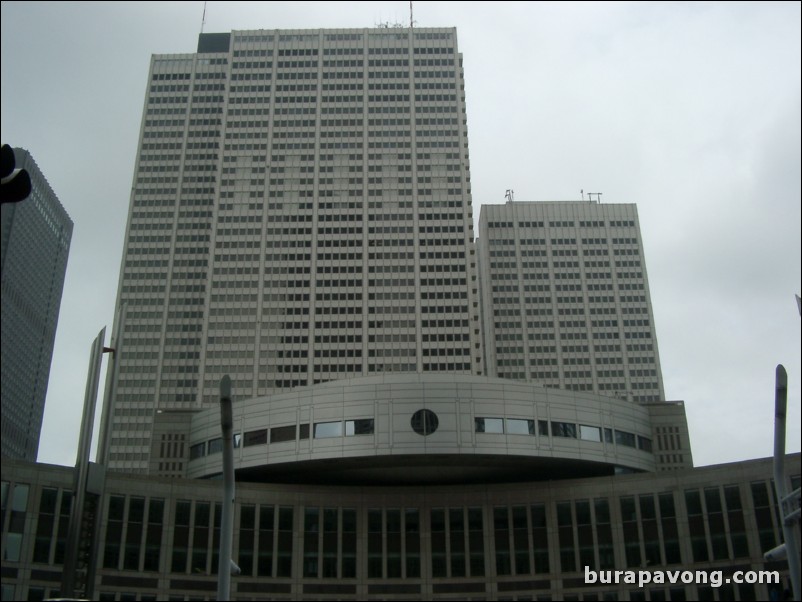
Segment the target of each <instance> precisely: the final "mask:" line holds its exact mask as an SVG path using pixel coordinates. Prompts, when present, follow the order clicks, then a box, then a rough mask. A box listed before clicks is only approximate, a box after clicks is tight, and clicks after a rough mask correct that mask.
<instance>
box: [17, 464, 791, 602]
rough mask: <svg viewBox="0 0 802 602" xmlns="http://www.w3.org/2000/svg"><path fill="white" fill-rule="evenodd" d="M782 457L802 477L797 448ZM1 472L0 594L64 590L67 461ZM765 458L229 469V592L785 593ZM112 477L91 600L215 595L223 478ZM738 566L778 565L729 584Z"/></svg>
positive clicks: (462, 596) (419, 595)
mask: <svg viewBox="0 0 802 602" xmlns="http://www.w3.org/2000/svg"><path fill="white" fill-rule="evenodd" d="M786 467H787V472H788V475H789V483H790V485H791V486H792V487H798V486H799V475H800V456H799V454H794V455H792V456H789V458H788V461H787V463H786ZM2 471H3V472H2V508H3V511H2V517H3V523H2V527H3V539H2V554H3V574H2V586H3V599H4V600H17V599H28V600H42V599H44V598H45V597H46V596H50V597H58V596H59V593H60V592H59V588H60V582H61V568H62V566H63V562H64V546H65V540H66V539H65V538H66V531H67V525H66V523H67V517H68V515H69V504H70V500H71V487H72V471H71V469H69V468H65V467H59V466H49V465H43V464H38V465H37V464H31V463H28V462H23V461H11V460H9V461H6V462H4V463H3V466H2ZM771 474H772V462H771V460H770V459H764V460H753V461H748V462H739V463H736V464H725V465H720V466H710V467H704V468H694V469H689V470H678V471H674V472H671V473H640V474H629V475H618V476H609V477H597V478H583V479H570V480H562V481H530V482H523V483H512V484H510V483H505V484H492V483H491V484H486V483H485V484H462V485H454V484H450V485H447V486H443V485H428V486H397V487H389V486H373V487H352V486H339V485H325V486H321V485H310V484H292V485H288V484H280V483H269V484H267V483H266V484H260V483H243V482H239V483H238V484H237V495H236V501H235V508H234V542H233V558H234V560H235V561H236V562H237V563H238V565H239V566H240V567H241V569H242V574H241V575H239V576H235V577H232V583H231V592H232V593H231V596H232V599H233V600H568V601H579V600H594V601H599V600H768V599H782V597H781V595H782V592H783V590H784V589H786V588H788V587H789V582H788V578H787V565H786V564H785V562H765V561H764V560H763V553H764V552H765V551H767V550H769V549H771V548H773V547H775V546H776V545H778V544H779V543H780V541H781V538H782V530H781V526H780V524H779V522H778V515H777V513H776V512H775V508H776V506H775V499H774V493H773V487H772V481H771ZM105 488H106V492H105V494H104V496H103V498H102V500H101V503H100V505H101V507H102V508H103V509H104V518H103V520H102V523H101V527H100V531H99V534H98V538H97V545H96V551H97V563H98V568H97V572H96V575H95V579H94V582H93V583H94V596H93V599H96V600H132V601H133V600H171V601H172V600H176V601H177V600H213V599H215V594H216V590H217V578H216V571H217V559H218V557H217V553H218V545H219V525H220V507H221V504H220V500H221V496H222V491H221V483H220V481H213V480H196V479H171V478H165V477H148V476H140V475H126V474H122V473H108V475H107V478H106V487H105ZM796 528H798V525H797V527H796ZM585 567H590V568H591V569H593V570H598V571H608V570H622V571H623V570H632V571H639V570H643V569H646V568H648V569H649V570H650V571H653V572H656V571H692V572H693V575H692V577H693V581H694V582H692V583H685V582H683V581H682V580H678V582H677V583H674V584H670V583H668V580H667V579H666V581H665V582H664V583H651V584H648V585H646V586H644V587H639V586H638V584H632V583H623V582H621V583H618V584H616V583H611V582H609V580H608V582H606V583H600V582H598V581H597V582H596V583H586V582H585ZM739 571H758V572H759V571H770V572H773V571H776V572H777V573H776V575H774V574H771V575H769V574H763V576H762V577H761V575H760V573H757V574H756V575H755V581H753V582H751V583H746V582H743V583H736V582H735V581H734V579H736V578H738V577H737V576H736V573H737V572H739ZM719 578H720V579H721V581H720V582H719V581H718V579H719ZM775 578H777V582H775V581H773V579H775ZM758 579H762V582H757V580H758ZM727 580H729V582H728V581H727ZM769 580H772V581H771V582H769ZM772 591H774V593H775V594H776V595H777V596H779V597H778V598H771V596H772Z"/></svg>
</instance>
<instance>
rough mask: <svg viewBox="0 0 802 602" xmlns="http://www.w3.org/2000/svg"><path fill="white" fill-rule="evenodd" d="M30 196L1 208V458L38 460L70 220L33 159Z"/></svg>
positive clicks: (26, 156) (22, 163) (25, 156)
mask: <svg viewBox="0 0 802 602" xmlns="http://www.w3.org/2000/svg"><path fill="white" fill-rule="evenodd" d="M14 153H15V156H16V163H17V166H18V167H21V168H23V169H25V170H26V171H27V172H28V174H29V175H30V178H31V187H32V190H31V194H30V196H29V197H28V198H27V199H25V200H24V201H21V202H19V203H13V204H5V205H3V206H2V258H1V259H0V262H2V337H1V338H2V432H3V436H2V455H3V456H8V457H13V458H21V459H25V460H31V461H35V460H36V454H37V451H38V449H39V432H40V430H41V428H42V416H43V414H44V408H45V396H46V394H47V382H48V378H49V376H50V361H51V359H52V357H53V344H54V341H55V337H56V325H57V324H58V314H59V309H60V307H61V292H62V290H63V288H64V274H65V272H66V269H67V255H68V254H69V250H70V240H71V239H72V220H71V219H70V217H69V216H68V215H67V212H66V211H65V210H64V207H62V206H61V203H60V202H59V200H58V197H57V196H56V193H55V192H53V189H52V188H51V187H50V184H49V183H48V182H47V180H46V179H45V176H44V175H43V174H42V172H41V171H40V170H39V167H38V166H37V165H36V162H35V161H34V160H33V157H31V155H30V153H29V152H28V151H26V150H23V149H15V151H14Z"/></svg>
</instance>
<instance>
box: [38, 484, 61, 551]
mask: <svg viewBox="0 0 802 602" xmlns="http://www.w3.org/2000/svg"><path fill="white" fill-rule="evenodd" d="M57 498H58V489H52V488H50V487H45V488H43V489H42V495H41V497H40V498H39V517H38V519H37V521H36V540H35V542H34V546H33V561H34V562H41V563H43V564H47V563H48V562H50V544H51V542H52V541H53V527H54V526H55V524H56V500H57Z"/></svg>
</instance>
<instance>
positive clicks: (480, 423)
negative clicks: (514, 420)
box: [474, 418, 504, 433]
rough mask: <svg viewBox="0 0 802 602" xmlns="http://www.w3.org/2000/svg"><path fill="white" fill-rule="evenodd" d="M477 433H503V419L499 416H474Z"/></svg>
mask: <svg viewBox="0 0 802 602" xmlns="http://www.w3.org/2000/svg"><path fill="white" fill-rule="evenodd" d="M474 421H475V423H476V432H477V433H503V432H504V421H503V420H502V419H501V418H475V419H474Z"/></svg>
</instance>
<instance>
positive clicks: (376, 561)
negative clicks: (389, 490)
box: [368, 509, 383, 579]
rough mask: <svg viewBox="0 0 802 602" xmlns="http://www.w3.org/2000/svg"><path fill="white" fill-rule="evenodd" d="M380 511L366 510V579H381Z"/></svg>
mask: <svg viewBox="0 0 802 602" xmlns="http://www.w3.org/2000/svg"><path fill="white" fill-rule="evenodd" d="M382 552H383V544H382V511H381V510H380V509H370V510H368V578H370V579H381V578H382V572H383V571H382Z"/></svg>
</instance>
